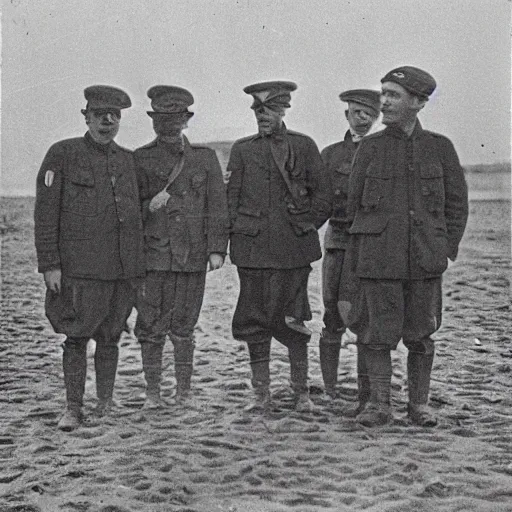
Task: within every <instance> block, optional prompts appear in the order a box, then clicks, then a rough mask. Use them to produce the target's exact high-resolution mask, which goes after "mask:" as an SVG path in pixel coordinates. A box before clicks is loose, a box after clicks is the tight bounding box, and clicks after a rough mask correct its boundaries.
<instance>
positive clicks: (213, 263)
mask: <svg viewBox="0 0 512 512" xmlns="http://www.w3.org/2000/svg"><path fill="white" fill-rule="evenodd" d="M208 261H209V262H210V269H209V270H218V269H219V268H221V267H222V265H224V255H223V254H219V253H218V252H212V253H211V254H210V256H209V257H208Z"/></svg>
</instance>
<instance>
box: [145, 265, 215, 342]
mask: <svg viewBox="0 0 512 512" xmlns="http://www.w3.org/2000/svg"><path fill="white" fill-rule="evenodd" d="M205 280H206V272H172V271H168V272H167V271H149V272H148V273H147V275H146V279H145V280H144V284H143V286H142V287H141V289H140V291H139V293H138V295H137V313H138V314H137V322H136V324H135V335H136V336H137V338H138V340H139V341H140V342H150V343H158V344H163V343H165V337H166V335H169V336H170V337H171V338H172V337H173V336H177V337H179V338H190V337H192V335H193V333H194V327H195V326H196V324H197V320H198V319H199V313H200V312H201V306H202V304H203V296H204V287H205Z"/></svg>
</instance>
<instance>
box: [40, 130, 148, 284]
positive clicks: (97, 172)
mask: <svg viewBox="0 0 512 512" xmlns="http://www.w3.org/2000/svg"><path fill="white" fill-rule="evenodd" d="M34 219H35V244H36V251H37V258H38V269H39V271H40V272H45V271H47V270H50V269H54V268H61V270H62V273H63V276H67V277H73V278H87V279H99V280H116V279H130V278H135V277H141V276H143V275H144V256H143V250H142V218H141V211H140V201H139V194H138V188H137V179H136V174H135V166H134V160H133V153H132V152H131V151H129V150H127V149H124V148H122V147H121V146H118V145H117V144H116V143H115V142H111V143H110V144H108V145H101V144H98V143H96V142H95V141H94V140H93V139H92V137H91V136H90V135H89V133H87V134H86V135H85V136H84V137H78V138H73V139H67V140H63V141H60V142H57V143H56V144H54V145H53V146H51V148H50V149H49V150H48V153H47V154H46V156H45V158H44V161H43V164H42V165H41V168H40V170H39V173H38V176H37V189H36V204H35V211H34Z"/></svg>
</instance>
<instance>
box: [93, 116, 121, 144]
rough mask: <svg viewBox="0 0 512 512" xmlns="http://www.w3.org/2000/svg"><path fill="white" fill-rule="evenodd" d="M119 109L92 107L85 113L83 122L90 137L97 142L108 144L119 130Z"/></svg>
mask: <svg viewBox="0 0 512 512" xmlns="http://www.w3.org/2000/svg"><path fill="white" fill-rule="evenodd" d="M120 121H121V111H120V110H116V109H94V110H88V111H87V112H86V113H85V122H86V123H87V126H88V127H89V133H90V134H91V137H92V138H93V139H94V140H95V141H96V142H98V143H99V144H108V143H109V142H110V141H112V140H114V138H115V137H116V135H117V132H118V131H119V123H120Z"/></svg>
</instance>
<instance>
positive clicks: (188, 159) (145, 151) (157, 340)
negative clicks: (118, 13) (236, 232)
mask: <svg viewBox="0 0 512 512" xmlns="http://www.w3.org/2000/svg"><path fill="white" fill-rule="evenodd" d="M148 97H149V98H150V99H151V107H152V108H153V110H152V111H149V112H148V115H149V116H150V117H151V118H152V120H153V129H154V131H155V133H156V139H155V140H153V141H152V142H150V143H149V144H146V145H145V146H142V147H141V148H138V149H137V150H136V151H135V161H136V164H137V173H138V179H139V190H140V196H141V199H142V207H143V218H144V232H145V235H146V238H145V252H146V270H147V275H146V279H145V283H144V287H143V288H142V290H141V293H140V294H139V297H138V300H137V310H138V317H137V324H136V326H135V334H136V336H137V338H138V340H139V342H140V345H141V351H142V366H143V370H144V376H145V378H146V384H147V386H146V401H145V404H144V407H145V408H147V409H151V408H160V407H162V406H164V405H166V404H165V402H164V400H163V399H162V397H161V395H160V383H161V379H162V356H163V348H164V344H165V341H166V337H167V336H169V338H170V340H171V342H172V343H173V345H174V365H175V375H176V384H177V388H176V394H175V401H176V403H178V404H183V405H187V404H190V399H191V397H192V394H191V393H192V391H191V387H190V383H191V376H192V370H193V357H194V346H195V342H194V328H195V326H196V323H197V320H198V318H199V313H200V310H201V305H202V301H203V295H204V287H205V278H206V268H207V265H209V268H210V270H216V269H219V268H221V267H222V265H223V263H224V257H225V255H226V250H227V243H228V213H227V203H226V191H225V185H224V181H223V177H222V171H221V168H220V164H219V161H218V159H217V156H216V154H215V151H214V150H213V149H210V148H207V147H205V146H199V145H197V144H190V143H189V141H188V139H187V138H186V137H185V136H184V135H183V130H184V129H185V128H186V127H187V122H188V120H189V119H190V118H191V117H192V116H193V113H192V112H189V110H188V107H189V106H190V105H192V104H193V103H194V98H193V96H192V94H191V93H190V92H189V91H187V90H186V89H183V88H181V87H176V86H169V85H156V86H154V87H151V89H149V91H148Z"/></svg>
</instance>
